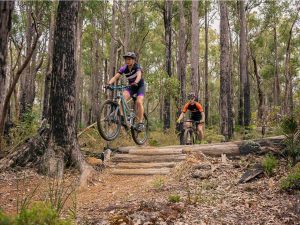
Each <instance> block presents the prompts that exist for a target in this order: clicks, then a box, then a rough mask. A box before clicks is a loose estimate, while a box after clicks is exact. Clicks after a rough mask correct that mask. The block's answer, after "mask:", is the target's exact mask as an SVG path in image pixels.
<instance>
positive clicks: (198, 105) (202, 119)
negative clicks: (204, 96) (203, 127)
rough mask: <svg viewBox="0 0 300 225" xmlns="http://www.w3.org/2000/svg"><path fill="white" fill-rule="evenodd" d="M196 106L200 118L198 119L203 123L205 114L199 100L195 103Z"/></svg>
mask: <svg viewBox="0 0 300 225" xmlns="http://www.w3.org/2000/svg"><path fill="white" fill-rule="evenodd" d="M196 107H197V109H198V110H199V111H200V112H201V120H200V122H201V123H203V122H204V121H205V114H204V111H203V108H202V105H201V104H200V103H199V102H197V103H196Z"/></svg>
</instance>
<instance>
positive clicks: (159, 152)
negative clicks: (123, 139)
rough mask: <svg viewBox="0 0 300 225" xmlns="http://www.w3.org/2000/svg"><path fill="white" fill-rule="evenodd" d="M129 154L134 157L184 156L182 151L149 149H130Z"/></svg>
mask: <svg viewBox="0 0 300 225" xmlns="http://www.w3.org/2000/svg"><path fill="white" fill-rule="evenodd" d="M128 154H132V155H175V154H182V148H181V149H173V148H163V149H160V148H149V149H145V148H143V149H130V150H129V151H128Z"/></svg>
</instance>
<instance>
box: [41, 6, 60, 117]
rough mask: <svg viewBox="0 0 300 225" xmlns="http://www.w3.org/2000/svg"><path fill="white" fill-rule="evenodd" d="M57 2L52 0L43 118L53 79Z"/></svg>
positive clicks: (46, 113)
mask: <svg viewBox="0 0 300 225" xmlns="http://www.w3.org/2000/svg"><path fill="white" fill-rule="evenodd" d="M56 6H57V5H56V3H55V1H52V9H51V18H50V28H49V41H48V63H47V69H46V75H45V82H44V100H43V114H42V119H48V113H49V93H50V81H51V70H52V56H53V32H54V28H55V12H56V8H57V7H56Z"/></svg>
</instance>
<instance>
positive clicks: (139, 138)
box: [131, 113, 149, 145]
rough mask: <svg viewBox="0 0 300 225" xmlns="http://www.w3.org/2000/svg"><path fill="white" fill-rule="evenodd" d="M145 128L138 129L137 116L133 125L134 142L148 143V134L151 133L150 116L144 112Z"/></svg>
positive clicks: (139, 143)
mask: <svg viewBox="0 0 300 225" xmlns="http://www.w3.org/2000/svg"><path fill="white" fill-rule="evenodd" d="M143 123H144V129H143V130H138V129H137V126H138V120H137V117H135V118H134V121H133V126H132V127H131V136H132V139H133V140H134V142H135V143H136V144H138V145H143V144H145V143H146V141H147V140H148V135H149V123H148V117H147V115H146V114H145V113H144V120H143Z"/></svg>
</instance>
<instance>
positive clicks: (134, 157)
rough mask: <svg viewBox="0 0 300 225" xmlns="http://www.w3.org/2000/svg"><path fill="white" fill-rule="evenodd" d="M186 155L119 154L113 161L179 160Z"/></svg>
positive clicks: (147, 161)
mask: <svg viewBox="0 0 300 225" xmlns="http://www.w3.org/2000/svg"><path fill="white" fill-rule="evenodd" d="M185 157H186V155H184V154H181V155H178V154H177V155H176V154H175V155H129V154H117V155H115V156H114V157H113V158H112V161H113V162H131V163H149V162H178V161H182V160H184V159H185Z"/></svg>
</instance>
